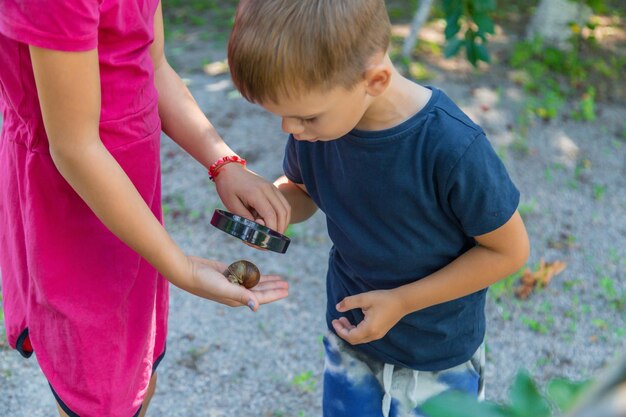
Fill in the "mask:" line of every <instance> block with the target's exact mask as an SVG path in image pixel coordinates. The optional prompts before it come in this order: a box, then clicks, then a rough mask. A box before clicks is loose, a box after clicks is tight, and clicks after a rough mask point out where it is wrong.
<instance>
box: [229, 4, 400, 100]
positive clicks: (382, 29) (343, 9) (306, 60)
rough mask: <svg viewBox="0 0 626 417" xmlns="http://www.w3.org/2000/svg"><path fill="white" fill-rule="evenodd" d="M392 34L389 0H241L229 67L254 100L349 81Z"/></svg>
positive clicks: (352, 82) (385, 45)
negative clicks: (388, 9) (388, 11)
mask: <svg viewBox="0 0 626 417" xmlns="http://www.w3.org/2000/svg"><path fill="white" fill-rule="evenodd" d="M389 38H390V23H389V16H388V14H387V9H386V8H385V2H384V0H242V1H241V2H240V4H239V7H238V9H237V15H236V17H235V24H234V27H233V30H232V33H231V35H230V39H229V43H228V62H229V66H230V73H231V77H232V79H233V82H234V83H235V86H236V87H237V89H238V90H239V91H240V92H241V94H242V95H243V96H244V97H245V98H246V99H247V100H249V101H251V102H255V103H264V102H267V101H272V102H277V101H278V100H279V98H282V97H287V98H292V97H293V95H294V94H298V93H302V92H307V91H311V90H316V91H322V92H323V91H328V90H330V89H332V88H335V87H338V86H342V87H344V88H346V89H350V88H351V87H353V86H354V85H355V84H356V83H357V82H358V81H359V80H361V79H362V77H363V74H364V71H365V69H366V68H367V66H368V64H369V62H370V60H371V59H372V57H374V56H375V55H376V54H378V53H385V52H386V51H387V48H388V46H389Z"/></svg>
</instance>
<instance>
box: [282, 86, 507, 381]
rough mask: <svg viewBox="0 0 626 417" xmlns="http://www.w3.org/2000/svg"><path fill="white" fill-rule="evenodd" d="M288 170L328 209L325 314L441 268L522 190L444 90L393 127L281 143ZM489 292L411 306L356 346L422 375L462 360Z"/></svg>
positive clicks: (473, 343) (481, 326)
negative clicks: (347, 300)
mask: <svg viewBox="0 0 626 417" xmlns="http://www.w3.org/2000/svg"><path fill="white" fill-rule="evenodd" d="M283 165H284V166H283V168H284V171H285V175H286V176H287V178H289V179H290V180H291V181H293V182H295V183H299V184H304V185H305V186H306V188H307V190H308V192H309V194H310V196H311V198H312V199H313V201H314V202H315V203H316V204H317V206H318V207H319V208H320V209H321V210H322V211H323V212H324V213H325V214H326V220H327V225H328V233H329V235H330V238H331V240H332V242H333V247H332V249H331V251H330V259H329V264H328V275H327V283H326V286H327V296H328V300H327V312H326V320H327V323H328V327H329V329H330V330H333V328H332V326H331V321H332V320H333V319H336V318H339V317H340V316H342V315H344V316H346V317H347V318H348V319H349V320H350V322H351V323H353V324H357V323H359V322H360V321H361V320H363V314H362V312H361V310H360V309H354V310H350V311H348V312H346V313H339V312H337V310H336V309H335V305H336V304H337V303H338V302H339V301H341V300H342V299H343V298H345V297H347V296H350V295H355V294H360V293H363V292H366V291H372V290H378V289H390V288H396V287H399V286H401V285H404V284H408V283H411V282H414V281H416V280H419V279H421V278H423V277H425V276H427V275H429V274H431V273H433V272H435V271H437V270H439V269H441V268H443V267H444V266H446V265H448V264H449V263H450V262H452V261H453V260H454V259H456V258H457V257H458V256H460V255H461V254H463V253H464V252H466V251H467V250H469V249H470V248H472V247H474V246H475V245H476V242H475V240H474V239H473V237H472V236H478V235H481V234H484V233H488V232H491V231H493V230H495V229H497V228H498V227H500V226H502V225H503V224H504V223H506V222H507V221H508V220H509V219H510V218H511V216H512V215H513V213H514V212H515V210H516V209H517V205H518V202H519V191H518V190H517V188H516V187H515V185H514V184H513V183H512V181H511V179H510V178H509V175H508V173H507V172H506V169H505V167H504V165H503V164H502V162H501V161H500V159H499V158H498V156H497V155H496V153H495V152H494V150H493V148H492V147H491V145H490V143H489V141H488V140H487V138H486V136H485V133H484V132H483V130H482V129H481V128H480V127H479V126H478V125H476V124H475V123H474V122H472V121H471V120H470V119H469V117H467V116H466V115H465V114H464V113H463V112H462V111H461V110H460V109H459V108H458V107H457V106H456V105H455V104H454V103H453V102H452V100H450V98H448V97H447V96H446V95H445V94H444V93H443V92H442V91H441V90H438V89H436V88H433V89H432V96H431V98H430V100H429V101H428V103H427V105H426V106H425V107H424V108H423V109H422V110H421V111H419V112H418V113H417V114H415V115H414V116H412V117H411V118H410V119H408V120H406V121H404V122H403V123H401V124H399V125H398V126H396V127H393V128H390V129H386V130H382V131H360V130H353V131H351V132H350V133H348V134H347V135H345V136H344V137H341V138H339V139H337V140H333V141H328V142H322V141H319V142H305V141H296V140H295V139H294V138H293V137H290V138H289V140H288V142H287V147H286V152H285V159H284V164H283ZM485 295H486V290H481V291H478V292H476V293H474V294H470V295H468V296H466V297H463V298H460V299H457V300H453V301H450V302H446V303H443V304H439V305H435V306H432V307H429V308H425V309H423V310H420V311H417V312H414V313H411V314H409V315H407V316H405V317H404V318H403V319H402V320H400V322H398V323H397V324H396V325H395V326H394V327H393V328H392V329H391V330H390V331H389V332H388V333H387V335H386V336H385V337H383V338H382V339H379V340H376V341H374V342H370V343H366V344H359V345H355V346H354V348H355V349H357V350H359V351H362V352H364V353H366V354H368V355H370V356H372V357H374V358H375V359H378V360H380V361H384V362H387V363H392V364H394V365H398V366H403V367H408V368H412V369H417V370H422V371H438V370H443V369H448V368H451V367H453V366H456V365H459V364H461V363H463V362H465V361H467V360H469V359H470V358H471V356H472V354H473V353H474V352H475V351H476V349H477V348H478V347H479V346H480V344H481V343H482V341H483V338H484V334H485V314H484V304H485Z"/></svg>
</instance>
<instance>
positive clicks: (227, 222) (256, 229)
mask: <svg viewBox="0 0 626 417" xmlns="http://www.w3.org/2000/svg"><path fill="white" fill-rule="evenodd" d="M211 224H212V225H213V226H215V227H217V228H218V229H220V230H221V231H223V232H224V233H228V234H229V235H231V236H235V237H236V238H239V239H241V240H243V241H244V242H246V243H249V244H250V245H252V246H255V247H257V248H260V249H267V250H270V251H272V252H278V253H285V252H287V248H288V247H289V243H290V242H291V239H289V238H288V237H287V236H285V235H283V234H281V233H278V232H277V231H275V230H273V229H270V228H269V227H267V226H263V225H262V224H259V223H257V222H253V221H252V220H248V219H246V218H245V217H241V216H238V215H236V214H233V213H230V212H228V211H226V210H220V209H217V210H215V212H214V213H213V217H212V218H211Z"/></svg>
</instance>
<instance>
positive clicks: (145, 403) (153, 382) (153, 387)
mask: <svg viewBox="0 0 626 417" xmlns="http://www.w3.org/2000/svg"><path fill="white" fill-rule="evenodd" d="M156 383H157V374H156V372H155V373H154V374H152V378H150V384H149V385H148V391H146V397H145V398H144V400H143V405H142V406H141V412H140V413H139V416H138V417H145V415H146V413H147V412H148V405H150V400H151V399H152V396H153V395H154V392H155V391H156Z"/></svg>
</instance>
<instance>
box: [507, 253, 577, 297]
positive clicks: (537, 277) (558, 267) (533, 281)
mask: <svg viewBox="0 0 626 417" xmlns="http://www.w3.org/2000/svg"><path fill="white" fill-rule="evenodd" d="M566 267H567V264H566V263H565V262H563V261H554V262H550V263H546V262H545V261H544V260H543V258H542V259H541V261H539V266H538V267H537V269H536V270H535V271H534V272H533V271H531V270H530V269H529V268H526V269H525V270H524V273H523V274H522V277H521V278H520V285H519V287H517V289H516V290H515V296H516V297H517V298H519V299H521V300H525V299H527V298H528V297H530V294H531V293H532V292H533V290H534V289H535V287H536V286H537V285H539V286H541V287H542V288H543V287H546V286H547V285H548V284H549V283H550V281H551V280H552V278H554V277H555V276H556V275H558V274H560V273H561V272H563V271H564V270H565V268H566Z"/></svg>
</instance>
